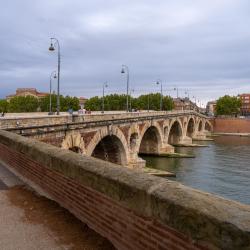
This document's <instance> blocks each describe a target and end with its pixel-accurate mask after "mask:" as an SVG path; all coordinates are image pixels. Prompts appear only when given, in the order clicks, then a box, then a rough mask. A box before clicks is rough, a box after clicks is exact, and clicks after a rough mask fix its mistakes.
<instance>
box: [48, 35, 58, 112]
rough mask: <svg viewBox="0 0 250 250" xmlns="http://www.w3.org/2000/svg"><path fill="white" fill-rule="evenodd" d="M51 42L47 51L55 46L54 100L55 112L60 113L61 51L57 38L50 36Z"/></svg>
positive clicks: (52, 49)
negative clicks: (55, 83) (56, 56)
mask: <svg viewBox="0 0 250 250" xmlns="http://www.w3.org/2000/svg"><path fill="white" fill-rule="evenodd" d="M50 39H51V43H50V47H49V51H54V50H55V47H56V46H57V51H58V54H57V55H58V63H57V100H56V114H57V115H60V67H61V51H60V44H59V41H58V39H57V38H54V37H52V38H50Z"/></svg>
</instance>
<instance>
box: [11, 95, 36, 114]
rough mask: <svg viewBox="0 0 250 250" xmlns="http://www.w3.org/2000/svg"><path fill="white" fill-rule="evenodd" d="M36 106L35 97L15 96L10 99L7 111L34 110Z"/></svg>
mask: <svg viewBox="0 0 250 250" xmlns="http://www.w3.org/2000/svg"><path fill="white" fill-rule="evenodd" d="M38 107H39V102H38V99H37V98H36V97H34V96H16V97H13V98H11V99H10V102H9V107H8V111H9V112H13V113H19V112H36V111H37V109H38Z"/></svg>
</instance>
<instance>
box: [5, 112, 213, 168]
mask: <svg viewBox="0 0 250 250" xmlns="http://www.w3.org/2000/svg"><path fill="white" fill-rule="evenodd" d="M7 120H9V123H8V126H6V124H7V123H6V122H5V123H4V122H3V121H1V120H0V128H1V127H2V129H5V130H8V131H12V132H14V133H17V134H21V135H23V136H26V137H29V138H34V139H38V140H40V141H43V142H46V143H49V144H52V145H55V146H57V147H62V148H65V149H69V150H72V151H74V152H77V153H81V154H84V155H87V156H93V157H96V158H100V159H102V160H106V161H110V162H113V163H117V164H120V165H124V166H129V167H143V166H145V162H144V161H143V160H142V159H141V158H140V157H139V154H141V153H143V154H154V155H160V154H164V153H173V152H174V146H175V145H177V144H190V143H192V140H194V139H196V140H197V139H199V140H201V139H205V137H206V135H207V134H208V133H209V132H211V131H212V124H211V122H210V121H209V119H208V118H207V117H206V116H204V115H202V114H200V113H197V112H194V111H182V112H177V111H175V112H164V111H163V112H137V113H120V114H117V113H115V114H104V115H73V116H63V117H61V116H59V117H58V116H43V117H25V118H20V117H19V118H11V119H10V118H7ZM1 122H2V123H1Z"/></svg>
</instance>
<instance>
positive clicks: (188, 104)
mask: <svg viewBox="0 0 250 250" xmlns="http://www.w3.org/2000/svg"><path fill="white" fill-rule="evenodd" d="M173 101H174V109H175V110H195V111H198V110H199V107H198V106H197V105H196V104H195V103H194V102H192V101H191V100H190V99H189V98H187V97H185V98H180V97H178V98H174V99H173Z"/></svg>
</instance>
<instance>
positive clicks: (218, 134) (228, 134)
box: [210, 133, 250, 137]
mask: <svg viewBox="0 0 250 250" xmlns="http://www.w3.org/2000/svg"><path fill="white" fill-rule="evenodd" d="M210 136H211V137H216V136H242V137H250V133H213V134H212V135H210Z"/></svg>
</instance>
